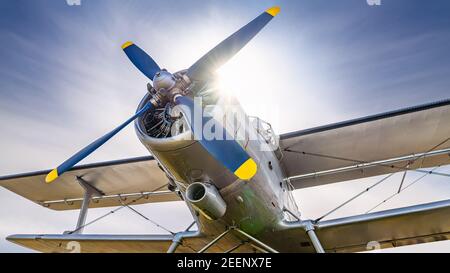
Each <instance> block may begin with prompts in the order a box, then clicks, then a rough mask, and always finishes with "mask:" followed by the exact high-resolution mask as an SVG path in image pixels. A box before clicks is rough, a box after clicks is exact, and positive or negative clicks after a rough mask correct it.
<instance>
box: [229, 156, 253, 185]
mask: <svg viewBox="0 0 450 273" xmlns="http://www.w3.org/2000/svg"><path fill="white" fill-rule="evenodd" d="M257 170H258V166H257V165H256V163H255V161H254V160H253V159H251V158H249V159H247V161H245V162H244V163H242V165H241V166H240V167H239V168H238V169H237V170H236V171H235V172H234V174H235V175H236V176H237V177H239V179H242V180H250V179H251V178H252V177H253V176H254V175H255V174H256V171H257Z"/></svg>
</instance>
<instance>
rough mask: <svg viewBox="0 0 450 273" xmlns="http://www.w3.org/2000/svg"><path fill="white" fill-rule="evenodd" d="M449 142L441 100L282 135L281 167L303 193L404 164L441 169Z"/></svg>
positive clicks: (448, 116)
mask: <svg viewBox="0 0 450 273" xmlns="http://www.w3.org/2000/svg"><path fill="white" fill-rule="evenodd" d="M449 138H450V100H445V101H440V102H436V103H431V104H425V105H420V106H416V107H411V108H406V109H402V110H397V111H392V112H387V113H383V114H378V115H373V116H368V117H364V118H359V119H354V120H349V121H344V122H339V123H335V124H331V125H325V126H321V127H316V128H312V129H307V130H302V131H298V132H293V133H288V134H284V135H281V136H280V148H281V149H282V151H283V158H282V166H283V167H284V169H285V171H286V174H287V176H288V177H293V179H291V182H292V185H293V186H294V188H305V187H312V186H317V185H322V184H328V183H335V182H340V181H346V180H352V179H358V178H363V177H369V176H375V175H380V174H385V173H391V172H397V171H400V170H404V169H405V168H406V167H407V166H408V162H409V163H410V164H409V166H408V168H409V169H417V168H425V167H432V166H438V165H445V164H449V159H450V158H449V154H450V150H449V148H450V139H449ZM420 154H425V156H422V157H420V158H419V159H418V160H415V161H414V159H417V158H418V156H417V155H420ZM411 160H413V162H411Z"/></svg>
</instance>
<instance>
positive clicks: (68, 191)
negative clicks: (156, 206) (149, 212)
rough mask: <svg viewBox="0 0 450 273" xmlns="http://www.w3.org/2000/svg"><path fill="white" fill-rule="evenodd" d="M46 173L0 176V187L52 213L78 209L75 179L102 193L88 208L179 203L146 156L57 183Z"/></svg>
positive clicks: (81, 169) (73, 173) (78, 171)
mask: <svg viewBox="0 0 450 273" xmlns="http://www.w3.org/2000/svg"><path fill="white" fill-rule="evenodd" d="M47 173H48V171H47V170H46V171H39V172H35V173H28V174H20V175H12V176H4V177H0V186H2V187H4V188H6V189H8V190H10V191H12V192H14V193H17V194H19V195H21V196H23V197H25V198H27V199H29V200H31V201H33V202H36V203H38V204H40V205H43V206H45V207H48V208H51V209H55V210H70V209H79V208H80V206H81V202H82V200H83V195H84V189H83V187H82V186H81V185H80V183H79V182H78V180H77V178H78V179H80V178H81V179H82V180H83V181H84V182H85V183H88V184H89V185H90V186H92V187H93V188H95V189H96V190H98V191H99V192H100V193H102V195H101V196H95V197H94V198H93V202H91V203H90V207H109V206H119V205H121V203H120V201H122V200H125V199H128V201H127V202H129V201H130V200H136V201H135V202H134V204H143V203H152V202H165V201H178V200H180V198H179V197H178V195H177V194H176V193H173V192H171V191H168V190H167V188H166V186H167V183H168V179H167V177H166V175H165V173H164V172H163V171H161V170H160V169H159V167H158V164H157V162H156V160H154V159H153V157H149V156H147V157H138V158H130V159H125V160H116V161H109V162H103V163H95V164H88V165H83V166H78V167H75V168H73V169H72V170H70V171H68V172H67V173H65V174H64V175H62V176H61V177H60V178H59V180H60V181H58V183H52V184H47V183H45V176H46V175H47Z"/></svg>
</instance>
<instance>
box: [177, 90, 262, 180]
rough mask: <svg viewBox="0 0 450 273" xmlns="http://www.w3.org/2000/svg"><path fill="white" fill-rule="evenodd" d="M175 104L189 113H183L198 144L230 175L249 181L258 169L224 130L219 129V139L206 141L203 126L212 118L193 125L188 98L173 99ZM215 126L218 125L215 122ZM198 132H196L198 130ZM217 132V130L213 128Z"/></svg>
mask: <svg viewBox="0 0 450 273" xmlns="http://www.w3.org/2000/svg"><path fill="white" fill-rule="evenodd" d="M175 103H176V104H180V105H184V106H186V107H187V108H188V109H189V110H190V113H184V114H185V117H186V118H187V119H188V123H189V125H190V127H191V130H192V132H193V133H194V137H195V139H196V140H198V141H199V143H200V144H201V145H202V146H203V147H204V148H205V149H206V150H207V151H208V152H209V153H210V154H211V155H212V156H213V157H214V158H215V159H217V160H218V161H219V162H221V163H222V164H223V165H224V166H225V167H227V168H228V169H229V170H230V171H231V172H232V173H234V174H235V175H236V176H237V177H239V178H240V179H242V180H250V179H251V178H252V177H253V176H254V175H255V174H256V171H257V169H258V167H257V165H256V163H255V161H254V160H253V159H252V158H251V157H250V156H249V155H248V154H247V152H246V151H245V150H244V149H243V148H242V147H241V145H239V143H237V142H236V140H234V138H233V137H232V136H230V135H229V134H228V132H227V131H226V130H225V128H223V127H222V128H221V130H222V132H223V134H222V138H221V139H212V140H207V139H205V138H204V137H203V134H202V132H203V125H204V124H206V123H208V122H209V121H210V120H212V119H213V118H212V117H203V118H202V124H201V127H200V126H197V124H195V120H194V119H193V118H192V117H193V113H194V102H193V101H192V99H191V98H189V97H184V96H179V97H177V98H176V99H175ZM214 124H215V126H218V125H219V123H218V122H215V123H214ZM197 128H198V130H200V132H198V130H196V129H197ZM215 130H218V128H215Z"/></svg>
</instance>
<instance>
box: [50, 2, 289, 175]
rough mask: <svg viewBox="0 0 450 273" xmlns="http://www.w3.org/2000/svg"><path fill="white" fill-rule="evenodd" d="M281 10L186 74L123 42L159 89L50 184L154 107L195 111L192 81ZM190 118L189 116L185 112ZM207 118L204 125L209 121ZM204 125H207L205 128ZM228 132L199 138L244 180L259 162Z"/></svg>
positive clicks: (245, 30)
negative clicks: (168, 105) (163, 66)
mask: <svg viewBox="0 0 450 273" xmlns="http://www.w3.org/2000/svg"><path fill="white" fill-rule="evenodd" d="M279 11H280V8H279V7H277V6H276V7H272V8H269V9H267V10H266V11H265V12H263V13H262V14H261V15H259V16H258V17H256V18H255V19H253V20H252V21H251V22H250V23H248V24H247V25H245V26H243V27H242V28H241V29H239V30H238V31H236V32H235V33H233V34H232V35H231V36H229V37H228V38H226V39H225V40H223V41H222V42H221V43H219V44H218V45H217V46H216V47H214V48H213V49H211V50H210V51H209V52H208V53H206V54H205V55H204V56H203V57H201V58H200V59H199V60H198V61H196V62H195V63H194V64H193V65H192V66H191V67H189V69H188V70H187V72H186V73H185V74H182V75H181V76H180V75H178V76H175V75H173V74H171V73H170V72H168V71H167V70H165V69H161V68H160V67H159V65H158V64H157V63H156V62H155V61H154V60H153V58H152V57H150V55H148V54H147V53H146V52H145V51H143V50H142V49H141V48H139V47H138V46H137V45H135V44H134V43H132V42H126V43H125V44H123V46H122V49H123V50H124V52H125V54H126V55H127V56H128V58H129V59H130V61H131V62H132V63H133V64H134V65H135V66H136V68H137V69H139V70H140V71H141V72H142V73H143V74H144V75H145V76H146V77H147V78H149V79H150V80H152V81H153V86H154V88H155V90H156V91H157V92H156V94H155V95H154V96H153V97H152V99H150V101H149V102H148V103H147V104H146V105H145V106H144V107H142V108H141V109H139V110H138V111H137V112H136V113H135V114H134V115H133V116H131V117H130V118H129V119H127V120H126V121H125V122H124V123H122V124H121V125H120V126H118V127H117V128H115V129H114V130H112V131H111V132H109V133H107V134H106V135H104V136H102V137H100V138H99V139H97V140H96V141H94V142H93V143H91V144H89V145H88V146H86V147H85V148H83V149H82V150H80V151H79V152H78V153H76V154H75V155H73V156H72V157H70V158H69V159H67V160H66V161H64V162H63V163H62V164H61V165H59V166H58V167H57V168H55V169H53V170H52V171H51V172H50V173H49V174H48V175H47V177H46V178H45V181H46V183H51V182H52V181H54V180H56V179H57V178H58V177H59V176H60V175H61V174H63V173H64V172H66V171H68V170H70V169H71V168H72V167H73V166H74V165H75V164H77V163H78V162H80V161H81V160H82V159H84V158H85V157H87V156H88V155H90V154H91V153H92V152H94V151H95V150H96V149H97V148H99V147H100V146H101V145H103V144H104V143H106V142H107V141H108V140H109V139H111V138H112V137H113V136H114V135H116V134H117V133H118V132H119V131H121V130H122V129H123V128H125V127H126V126H127V125H128V124H130V123H131V122H132V121H133V120H135V119H136V118H138V117H139V116H141V115H143V114H144V113H145V112H147V111H149V110H151V109H152V108H154V107H159V106H164V105H165V104H166V103H168V102H172V103H174V104H176V105H184V106H186V107H187V108H188V109H190V111H191V113H193V112H194V103H193V101H192V99H191V98H190V97H187V96H185V92H186V89H187V88H188V87H189V85H190V84H191V82H192V81H198V80H208V79H209V78H210V77H211V75H212V73H213V72H214V71H215V70H216V69H218V68H219V67H220V66H221V65H222V64H224V63H225V62H227V61H228V60H229V59H231V58H232V57H233V56H234V55H235V54H236V53H237V52H238V51H239V50H241V49H242V48H243V47H244V46H245V45H246V44H247V43H248V42H249V41H250V40H251V39H252V38H253V37H254V36H255V35H256V34H257V33H258V32H259V31H260V30H261V29H262V28H263V27H264V26H265V25H266V24H267V23H268V22H269V21H270V20H271V19H272V18H273V17H275V16H276V15H277V14H278V13H279ZM185 116H187V117H189V115H185ZM188 119H189V124H190V127H191V130H192V132H193V133H194V136H195V135H198V134H199V132H195V131H193V130H194V128H195V126H193V125H192V122H193V119H191V118H188ZM207 121H208V120H207V119H203V121H202V122H203V124H204V123H205V122H207ZM201 128H203V126H202V127H201ZM227 134H228V133H227V132H226V130H224V136H225V138H223V140H216V139H213V140H205V139H204V138H202V137H200V138H199V139H198V141H199V142H200V143H201V145H202V146H203V147H204V148H205V149H206V150H207V151H208V152H209V153H210V154H211V155H212V156H213V157H214V158H216V159H217V160H218V161H219V162H221V163H222V164H223V165H224V166H226V167H227V168H228V169H229V170H230V171H231V172H233V173H234V174H235V175H236V176H237V177H238V178H240V179H242V180H249V179H251V178H252V177H253V176H254V175H255V174H256V171H257V165H256V162H255V161H254V160H253V159H252V158H251V157H250V156H249V155H248V153H247V152H246V151H245V149H243V148H242V147H241V146H240V145H239V144H238V143H237V142H236V141H234V140H228V139H231V138H228V137H227Z"/></svg>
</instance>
